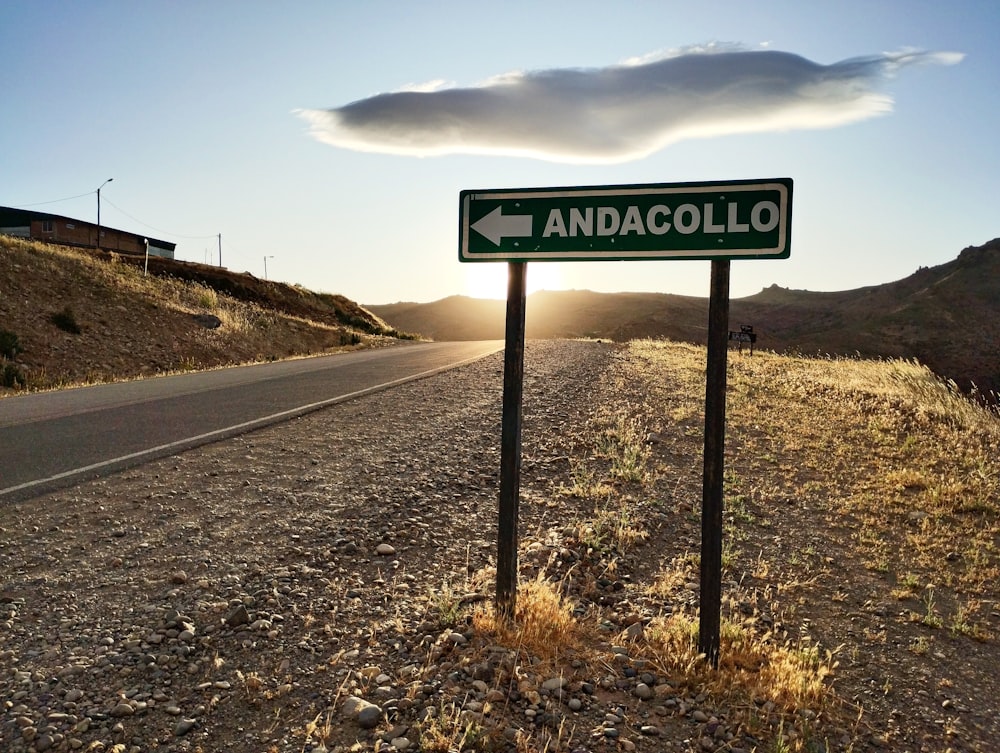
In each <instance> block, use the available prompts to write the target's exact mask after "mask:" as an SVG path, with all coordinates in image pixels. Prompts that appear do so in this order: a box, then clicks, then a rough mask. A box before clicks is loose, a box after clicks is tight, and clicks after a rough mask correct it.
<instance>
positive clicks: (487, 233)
mask: <svg viewBox="0 0 1000 753" xmlns="http://www.w3.org/2000/svg"><path fill="white" fill-rule="evenodd" d="M502 210H503V207H497V208H496V209H494V210H493V211H492V212H490V213H489V214H488V215H486V216H485V217H483V218H481V219H479V220H477V221H476V222H473V223H472V225H471V227H472V229H473V230H475V231H476V232H477V233H479V234H480V235H482V236H483V237H484V238H486V239H488V240H490V241H492V242H493V244H494V245H497V246H499V245H500V241H501V239H503V238H530V237H531V215H530V214H508V215H504V213H503V211H502Z"/></svg>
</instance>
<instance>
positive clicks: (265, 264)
mask: <svg viewBox="0 0 1000 753" xmlns="http://www.w3.org/2000/svg"><path fill="white" fill-rule="evenodd" d="M273 258H274V257H273V256H265V257H264V280H267V260H268V259H273Z"/></svg>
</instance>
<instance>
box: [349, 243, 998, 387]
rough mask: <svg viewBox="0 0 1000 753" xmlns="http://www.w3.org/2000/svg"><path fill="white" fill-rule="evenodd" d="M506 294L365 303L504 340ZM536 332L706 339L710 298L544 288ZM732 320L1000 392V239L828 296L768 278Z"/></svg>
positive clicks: (772, 344)
mask: <svg viewBox="0 0 1000 753" xmlns="http://www.w3.org/2000/svg"><path fill="white" fill-rule="evenodd" d="M505 306H506V303H505V302H504V301H489V300H478V299H474V298H466V297H462V296H452V297H450V298H444V299H442V300H440V301H435V302H433V303H425V304H418V303H394V304H388V305H381V306H367V307H366V308H368V309H369V310H370V311H371V312H372V313H374V314H376V315H377V316H379V317H381V318H382V319H384V320H385V321H386V322H388V323H389V324H390V325H391V326H393V327H396V328H397V329H400V330H403V331H407V332H415V333H420V334H422V335H424V336H425V337H429V338H432V339H435V340H478V339H492V338H498V337H503V333H504V312H505ZM525 320H526V321H525V330H526V335H527V337H529V338H550V337H599V338H608V339H613V340H618V341H623V340H628V339H633V338H640V337H666V338H670V339H673V340H682V341H688V342H695V343H703V342H704V341H705V336H706V334H707V320H708V299H706V298H697V297H689V296H678V295H670V294H660V293H594V292H590V291H579V290H572V291H540V292H538V293H533V294H532V295H530V296H528V303H527V309H526V317H525ZM730 322H731V325H730V328H731V329H736V328H737V327H738V326H739V325H741V324H750V325H753V327H754V330H755V332H756V333H757V334H758V338H759V339H758V347H764V348H767V349H769V350H774V351H778V352H799V353H804V354H815V353H827V354H830V355H855V354H859V355H862V356H868V357H878V356H884V357H897V358H916V359H918V360H919V361H920V362H921V363H924V364H926V365H927V366H929V367H930V368H932V369H933V370H934V371H935V372H936V373H938V374H940V375H942V376H944V377H946V378H949V379H954V380H955V381H956V382H957V383H958V384H959V386H961V387H962V388H963V389H969V388H970V386H971V385H972V384H975V385H977V386H978V387H979V388H980V390H982V391H984V392H989V391H995V392H1000V238H997V239H994V240H992V241H990V242H989V243H986V244H985V245H982V246H978V247H969V248H966V249H964V250H963V251H962V252H961V253H960V254H959V256H958V258H957V259H954V260H952V261H950V262H947V263H945V264H941V265H939V266H936V267H929V268H921V269H919V270H917V271H916V272H915V273H913V274H912V275H910V276H909V277H906V278H904V279H902V280H898V281H896V282H890V283H886V284H884V285H876V286H872V287H865V288H858V289H856V290H847V291H841V292H832V293H817V292H811V291H807V290H789V289H786V288H781V287H778V286H777V285H772V286H771V287H769V288H765V289H764V290H762V291H761V292H760V293H757V294H756V295H752V296H748V297H746V298H737V299H733V300H732V301H731V303H730Z"/></svg>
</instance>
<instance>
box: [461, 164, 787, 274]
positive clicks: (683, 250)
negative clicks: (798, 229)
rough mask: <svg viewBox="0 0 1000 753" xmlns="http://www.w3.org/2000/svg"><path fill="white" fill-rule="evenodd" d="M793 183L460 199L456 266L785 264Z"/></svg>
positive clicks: (547, 191)
mask: <svg viewBox="0 0 1000 753" xmlns="http://www.w3.org/2000/svg"><path fill="white" fill-rule="evenodd" d="M791 230H792V179H791V178H773V179H768V180H733V181H723V182H720V183H653V184H646V185H627V186H586V187H575V188H515V189H497V190H492V191H462V192H461V193H460V194H459V251H458V258H459V261H464V262H480V261H622V260H628V259H785V258H787V257H788V255H789V253H790V246H789V241H790V237H791Z"/></svg>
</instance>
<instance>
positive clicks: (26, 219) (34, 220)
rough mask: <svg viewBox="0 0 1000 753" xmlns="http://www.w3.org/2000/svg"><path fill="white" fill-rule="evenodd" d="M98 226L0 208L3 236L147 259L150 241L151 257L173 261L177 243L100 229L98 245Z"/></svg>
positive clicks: (22, 210)
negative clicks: (95, 249) (147, 244)
mask: <svg viewBox="0 0 1000 753" xmlns="http://www.w3.org/2000/svg"><path fill="white" fill-rule="evenodd" d="M97 232H98V230H97V225H96V224H95V223H92V222H85V221H83V220H74V219H73V218H72V217H63V216H62V215H58V214H48V213H46V212H34V211H31V210H28V209H13V208H11V207H0V234H3V235H13V236H15V237H17V238H29V239H30V240H33V241H41V242H42V243H55V244H58V245H60V246H80V247H83V248H98V246H100V248H102V249H104V250H105V251H114V252H115V253H119V254H132V255H145V253H146V241H149V255H150V256H162V257H165V258H167V259H173V258H174V249H175V248H176V247H177V244H176V243H169V242H168V241H161V240H157V239H156V238H150V237H149V236H148V235H137V234H136V233H128V232H126V231H124V230H116V229H115V228H111V227H105V226H104V225H101V226H100V233H101V242H100V244H98V242H97Z"/></svg>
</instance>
